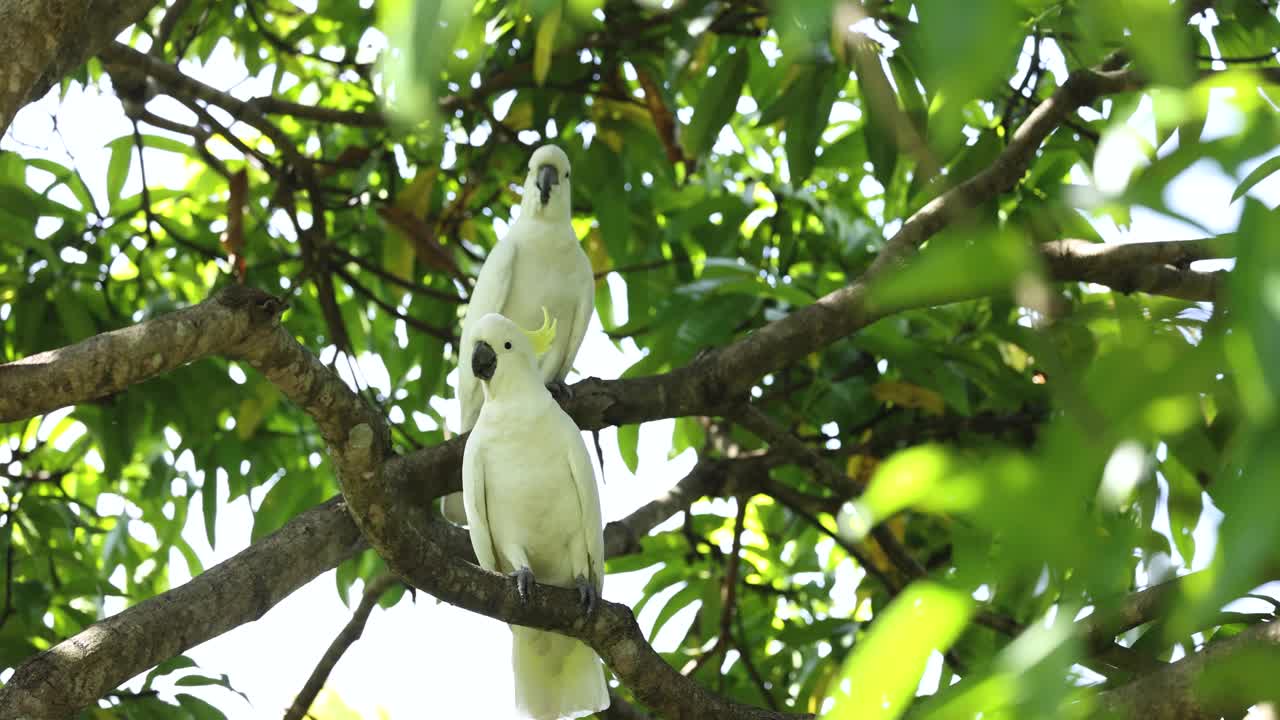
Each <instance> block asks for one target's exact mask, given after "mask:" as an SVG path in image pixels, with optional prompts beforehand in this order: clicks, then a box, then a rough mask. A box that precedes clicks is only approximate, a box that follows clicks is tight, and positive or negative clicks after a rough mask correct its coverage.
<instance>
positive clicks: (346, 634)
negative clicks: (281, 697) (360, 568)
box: [284, 574, 400, 720]
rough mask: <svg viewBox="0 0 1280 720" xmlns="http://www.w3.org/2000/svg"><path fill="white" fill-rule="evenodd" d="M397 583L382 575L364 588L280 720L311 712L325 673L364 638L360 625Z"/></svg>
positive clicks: (298, 716) (329, 671)
mask: <svg viewBox="0 0 1280 720" xmlns="http://www.w3.org/2000/svg"><path fill="white" fill-rule="evenodd" d="M399 581H400V578H398V577H396V576H395V575H390V574H388V575H382V576H380V577H378V578H377V579H375V580H374V581H373V582H371V583H369V586H368V587H367V588H365V591H364V596H363V597H362V598H360V605H359V606H358V607H356V611H355V612H354V613H353V614H352V615H351V620H350V621H348V622H347V625H346V627H344V628H342V632H340V633H338V636H337V637H335V638H334V639H333V643H331V644H330V645H329V649H328V650H325V651H324V655H323V656H321V658H320V662H319V663H318V664H316V668H315V670H312V671H311V677H309V678H307V682H306V684H305V685H303V686H302V690H301V691H300V692H299V693H298V696H297V697H296V698H294V700H293V704H292V705H290V706H289V709H288V711H286V712H285V714H284V720H302V718H303V717H305V716H306V715H307V711H308V710H310V709H311V703H313V702H315V699H316V695H318V694H320V691H321V690H322V689H323V688H324V684H325V681H327V680H328V679H329V673H331V672H333V668H334V666H336V665H337V664H338V661H339V660H341V659H342V654H343V653H345V652H346V651H347V648H349V647H351V645H352V643H354V642H355V641H356V640H359V639H360V636H361V635H362V634H364V625H365V623H366V622H368V621H369V613H371V612H373V606H374V605H377V604H378V599H379V598H381V597H382V595H383V593H385V592H386V591H387V590H389V589H390V588H391V586H392V585H395V584H396V583H397V582H399Z"/></svg>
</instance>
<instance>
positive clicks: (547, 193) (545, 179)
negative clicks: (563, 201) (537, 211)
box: [536, 165, 560, 205]
mask: <svg viewBox="0 0 1280 720" xmlns="http://www.w3.org/2000/svg"><path fill="white" fill-rule="evenodd" d="M536 182H537V185H538V193H539V194H540V195H541V196H542V204H543V205H546V204H547V203H548V202H550V201H551V188H553V187H555V186H556V185H558V184H560V173H558V172H556V167H555V166H554V165H542V166H540V167H539V168H538V179H537V180H536Z"/></svg>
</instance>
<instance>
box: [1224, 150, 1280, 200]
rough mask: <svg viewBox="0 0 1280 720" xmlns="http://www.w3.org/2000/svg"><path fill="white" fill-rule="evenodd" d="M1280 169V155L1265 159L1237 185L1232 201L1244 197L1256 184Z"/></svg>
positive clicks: (1232, 194)
mask: <svg viewBox="0 0 1280 720" xmlns="http://www.w3.org/2000/svg"><path fill="white" fill-rule="evenodd" d="M1277 171H1280V155H1276V156H1275V157H1272V158H1269V159H1267V160H1265V161H1264V162H1263V163H1262V164H1261V165H1259V166H1258V167H1256V168H1254V169H1253V172H1251V173H1249V175H1248V176H1247V177H1245V179H1244V180H1241V181H1240V184H1239V185H1237V186H1236V190H1235V192H1233V193H1231V202H1235V201H1237V200H1239V199H1240V198H1242V197H1244V194H1245V193H1247V192H1249V191H1250V190H1252V189H1253V187H1254V186H1255V185H1257V184H1258V183H1260V182H1262V181H1263V180H1266V179H1267V178H1268V177H1270V176H1271V175H1272V174H1274V173H1276V172H1277Z"/></svg>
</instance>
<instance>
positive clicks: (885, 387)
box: [871, 380, 947, 415]
mask: <svg viewBox="0 0 1280 720" xmlns="http://www.w3.org/2000/svg"><path fill="white" fill-rule="evenodd" d="M871 395H872V397H874V398H875V399H876V400H878V401H880V402H881V403H893V404H894V405H897V406H899V407H904V408H911V409H914V410H924V411H925V412H927V413H930V414H932V415H941V414H942V413H943V412H944V411H945V410H946V409H947V404H946V402H944V401H943V399H942V396H941V395H939V394H938V393H936V392H934V391H933V390H930V389H928V388H922V387H920V386H919V385H912V384H911V383H905V382H897V381H893V380H884V381H881V382H878V383H876V384H875V385H872V386H871Z"/></svg>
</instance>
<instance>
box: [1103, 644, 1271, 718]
mask: <svg viewBox="0 0 1280 720" xmlns="http://www.w3.org/2000/svg"><path fill="white" fill-rule="evenodd" d="M1254 653H1257V654H1259V655H1265V656H1267V657H1268V658H1270V662H1271V663H1274V662H1275V659H1276V658H1277V656H1280V623H1277V622H1268V623H1260V624H1258V625H1253V626H1250V627H1248V628H1245V629H1244V630H1243V631H1241V632H1240V634H1239V635H1236V636H1235V637H1232V638H1228V639H1226V640H1219V641H1216V642H1211V643H1209V644H1208V645H1206V646H1205V647H1204V648H1203V649H1201V650H1200V651H1199V652H1196V653H1191V654H1188V655H1187V657H1185V658H1183V659H1182V660H1179V661H1178V662H1176V663H1172V664H1170V665H1167V666H1165V667H1164V668H1162V669H1160V670H1158V671H1156V672H1153V673H1151V674H1149V675H1145V676H1143V677H1141V678H1138V679H1137V680H1134V681H1133V682H1131V683H1129V684H1128V685H1125V686H1123V687H1120V688H1116V689H1115V690H1109V691H1107V692H1104V693H1101V694H1100V695H1098V696H1097V697H1096V698H1094V708H1093V709H1094V711H1095V713H1096V714H1095V715H1094V716H1093V717H1114V718H1164V719H1166V720H1216V718H1220V717H1223V716H1226V717H1239V716H1240V715H1242V714H1243V712H1244V710H1245V709H1246V708H1247V707H1248V706H1249V705H1250V704H1251V703H1249V702H1245V703H1243V707H1242V703H1241V702H1240V699H1239V697H1238V696H1234V694H1233V693H1229V694H1227V695H1223V694H1220V693H1214V692H1212V691H1208V692H1206V690H1208V688H1205V687H1204V686H1203V684H1202V683H1201V681H1202V680H1203V679H1204V678H1205V676H1206V674H1208V673H1212V672H1214V670H1215V666H1219V667H1221V665H1222V664H1224V663H1227V662H1230V661H1231V660H1232V659H1234V658H1238V657H1240V656H1242V655H1245V654H1254ZM1269 667H1274V665H1269Z"/></svg>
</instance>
